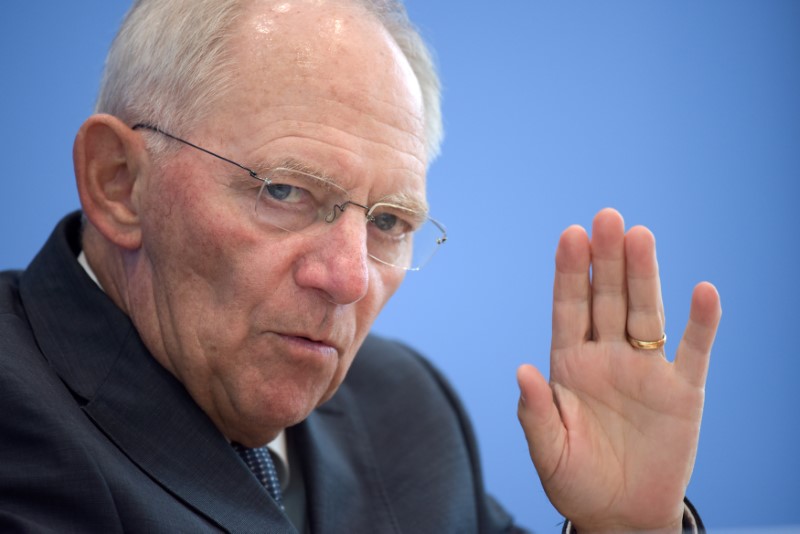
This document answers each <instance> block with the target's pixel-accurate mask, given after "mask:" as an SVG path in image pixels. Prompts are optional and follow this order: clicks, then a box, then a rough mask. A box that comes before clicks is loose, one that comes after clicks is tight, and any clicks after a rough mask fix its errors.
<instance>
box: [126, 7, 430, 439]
mask: <svg viewBox="0 0 800 534" xmlns="http://www.w3.org/2000/svg"><path fill="white" fill-rule="evenodd" d="M255 4H256V6H255V7H253V10H252V12H250V13H249V14H248V15H247V17H246V18H244V19H242V21H241V22H240V24H241V26H240V27H241V32H239V33H238V35H237V37H236V38H235V40H234V43H233V47H234V48H233V50H234V51H235V57H234V59H235V63H234V66H233V69H234V71H235V74H234V78H233V80H232V83H233V86H232V87H233V88H232V90H231V91H230V93H229V94H228V95H226V98H224V100H223V103H222V105H221V106H220V107H218V108H217V109H215V110H214V112H213V114H212V117H211V119H210V120H208V121H205V123H204V125H203V126H202V127H200V128H196V129H194V130H193V131H191V132H175V133H176V134H177V135H181V136H183V137H185V138H187V139H189V140H191V141H192V142H194V143H196V144H198V145H200V146H203V147H205V148H208V149H210V150H212V151H215V152H217V153H219V154H222V155H224V156H226V157H228V158H231V159H233V160H235V161H237V162H240V163H242V164H243V165H246V166H250V167H253V168H257V169H258V168H263V167H265V166H268V165H271V164H275V163H277V162H281V161H285V160H294V161H296V162H299V163H301V164H303V165H304V166H306V167H308V168H310V169H315V170H316V171H318V172H320V173H324V175H325V176H326V177H329V178H332V179H334V180H335V181H336V182H338V183H339V184H340V185H341V186H343V187H344V188H345V189H347V190H348V191H349V192H350V196H351V198H352V199H353V200H354V201H355V202H358V203H361V204H372V203H374V202H376V201H378V200H380V199H381V198H383V197H386V196H387V195H392V194H404V195H408V196H410V197H412V198H416V199H417V200H418V201H419V202H421V203H424V199H425V183H424V174H425V166H426V160H425V144H424V137H423V136H424V133H423V111H422V103H421V96H420V91H419V86H418V84H417V81H416V79H415V78H414V77H413V74H412V73H411V70H410V67H409V66H408V64H407V62H406V61H405V59H404V58H403V57H402V54H401V53H400V52H399V50H398V49H397V47H396V45H394V43H393V42H392V41H391V39H390V38H389V37H388V35H387V34H386V33H385V31H384V30H382V29H381V28H380V26H379V25H378V24H377V23H376V22H374V21H373V20H372V19H371V18H369V17H368V16H367V15H365V14H364V13H363V12H362V11H360V10H359V9H357V8H354V7H348V6H342V5H337V4H324V5H322V6H320V5H319V2H313V3H312V2H304V1H302V0H300V1H295V2H291V3H290V2H282V3H279V4H276V5H274V6H272V5H265V4H264V3H255ZM156 120H157V119H156ZM259 186H260V183H259V182H257V181H256V180H254V179H253V178H251V177H249V176H248V175H247V173H246V172H244V171H241V170H239V169H237V168H235V167H234V166H232V165H229V164H226V163H225V162H222V161H219V160H217V159H215V158H213V157H211V156H208V155H206V154H203V153H201V152H199V151H197V150H194V149H192V148H189V147H185V146H181V147H178V151H177V152H176V154H175V155H174V156H170V158H169V160H168V161H167V162H166V163H165V164H164V166H163V167H162V168H161V169H160V170H158V171H157V172H154V173H153V174H152V175H150V176H147V177H145V178H144V185H143V186H142V187H141V195H140V201H141V202H140V206H141V207H140V210H141V220H142V230H143V234H142V243H143V244H142V248H141V250H140V252H139V259H140V260H141V262H140V264H139V266H138V267H137V268H136V273H137V275H136V276H135V277H132V285H133V287H132V290H131V294H132V295H134V297H133V298H132V302H131V310H130V312H131V316H132V317H133V320H134V322H135V323H136V325H137V328H138V329H139V330H140V332H141V333H142V336H143V338H144V340H145V343H146V344H147V345H148V347H149V348H150V349H151V351H152V352H153V354H154V355H155V357H156V358H157V359H158V360H159V361H160V362H161V363H162V364H163V365H164V366H165V367H166V368H167V369H169V370H170V371H171V372H172V373H173V374H175V375H176V376H177V377H178V378H179V379H180V380H181V381H182V382H183V383H184V385H185V386H186V387H187V389H188V391H189V392H190V394H191V395H192V396H193V397H194V399H195V401H196V402H197V403H198V404H199V405H200V406H201V407H202V408H203V410H204V411H205V412H206V413H207V414H208V415H209V416H210V417H211V418H212V420H213V421H214V422H215V424H216V425H217V427H218V428H219V429H220V430H221V431H222V432H223V433H224V434H225V435H226V436H227V437H228V438H229V439H232V440H235V441H239V442H242V443H244V444H248V445H256V444H262V443H264V442H266V441H268V440H269V439H271V438H272V437H273V436H274V435H275V434H276V433H277V432H278V431H280V430H281V429H282V428H285V427H287V426H289V425H292V424H295V423H297V422H299V421H301V420H302V419H304V418H305V417H306V416H307V415H308V413H309V412H310V411H311V410H312V409H313V408H315V407H316V406H318V405H319V404H320V403H322V402H324V401H325V400H327V399H328V398H329V397H330V396H331V395H332V394H333V393H334V392H335V391H336V389H337V388H338V386H339V384H340V383H341V381H342V380H343V379H344V376H345V373H346V372H347V370H348V368H349V366H350V364H351V362H352V360H353V357H354V356H355V353H356V351H357V349H358V348H359V346H360V345H361V343H362V341H363V340H364V338H365V337H366V335H367V332H368V330H369V328H370V326H371V325H372V322H373V320H374V319H375V317H376V316H377V314H378V312H379V311H380V310H381V308H382V307H383V305H384V304H385V303H386V301H387V300H388V299H389V297H390V296H391V295H392V294H393V293H394V291H395V290H396V289H397V288H398V286H399V284H400V282H401V281H402V278H403V271H401V270H399V269H396V268H393V267H389V266H386V265H382V264H380V263H378V262H376V261H374V260H371V259H370V258H369V257H368V255H367V249H366V235H367V228H366V225H365V219H364V215H363V211H362V210H359V209H349V210H347V211H346V212H344V213H342V214H341V215H340V216H339V217H338V219H337V221H336V222H335V223H333V224H331V225H329V226H326V227H325V228H324V230H323V232H322V233H320V234H315V235H306V234H297V233H286V232H282V231H279V230H266V229H265V228H264V226H263V225H259V224H258V223H257V222H256V220H255V217H254V215H253V212H254V206H255V202H256V196H257V194H258V189H259Z"/></svg>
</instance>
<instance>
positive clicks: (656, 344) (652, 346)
mask: <svg viewBox="0 0 800 534" xmlns="http://www.w3.org/2000/svg"><path fill="white" fill-rule="evenodd" d="M625 335H626V336H627V337H628V343H630V344H631V347H633V348H634V349H641V350H656V349H660V348H661V347H663V346H664V344H665V343H666V342H667V334H666V333H665V334H664V335H662V336H661V339H659V340H656V341H642V340H641V339H636V338H635V337H631V335H630V334H628V333H627V332H626V333H625Z"/></svg>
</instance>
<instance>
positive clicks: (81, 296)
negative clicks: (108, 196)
mask: <svg viewBox="0 0 800 534" xmlns="http://www.w3.org/2000/svg"><path fill="white" fill-rule="evenodd" d="M79 225H80V220H79V216H77V215H73V216H70V217H68V218H67V219H65V220H64V221H62V222H61V223H60V224H59V226H58V227H57V228H56V230H55V231H54V233H53V235H52V236H51V238H50V239H49V240H48V243H47V244H46V245H45V247H44V248H43V249H42V252H40V254H39V255H38V256H37V257H36V258H35V259H34V261H33V262H32V263H31V266H30V267H29V268H28V270H27V271H26V273H25V275H24V277H23V279H22V282H21V287H20V292H21V295H22V299H23V303H24V306H25V309H26V312H27V313H28V316H29V319H30V321H31V325H32V327H33V330H34V332H35V334H36V337H37V341H38V342H39V343H40V346H41V348H42V352H43V354H44V355H45V357H46V358H47V360H48V362H49V363H50V365H51V366H52V367H53V369H54V370H55V372H56V373H57V374H58V375H59V376H60V377H61V379H62V380H63V381H64V382H65V384H66V385H67V387H69V388H70V390H71V391H72V392H73V394H74V395H75V396H76V397H78V398H79V399H82V400H81V401H80V402H81V404H82V406H83V410H84V411H85V413H86V414H87V415H88V416H89V417H90V418H91V420H92V421H93V422H94V423H95V424H96V425H97V426H98V427H99V428H100V429H101V430H102V431H103V432H104V434H105V435H106V436H108V438H109V439H110V440H111V441H112V442H113V443H114V444H115V445H116V446H117V447H118V448H119V449H120V450H122V451H123V452H124V453H125V455H126V456H127V457H128V458H129V459H130V460H131V461H132V462H134V463H135V464H136V465H138V467H139V468H141V469H142V470H143V471H144V472H146V473H147V474H148V475H149V476H150V477H151V478H152V479H153V480H154V481H155V482H156V483H158V484H159V485H161V486H162V487H164V488H165V489H167V490H168V491H169V492H170V493H172V494H174V495H175V496H176V497H177V498H179V499H181V500H183V501H184V502H185V503H186V504H187V505H188V506H189V507H191V508H193V509H195V510H196V511H197V512H199V513H201V514H203V515H205V516H207V517H208V518H209V519H211V520H212V521H213V522H215V523H217V524H218V525H220V527H222V528H224V529H226V530H230V531H238V532H242V531H250V532H256V531H260V532H263V531H265V530H266V531H269V532H295V529H294V528H293V527H292V525H291V523H290V522H289V520H288V519H287V518H286V516H285V515H284V514H283V513H282V512H281V511H280V509H279V508H278V507H277V506H276V505H275V503H274V502H273V501H272V500H271V499H270V497H269V495H268V494H267V491H266V490H265V489H264V488H263V487H262V486H261V485H260V484H259V483H258V481H257V480H256V479H255V478H254V477H253V476H252V474H251V473H250V471H249V470H248V469H247V467H246V466H245V465H244V463H243V462H241V461H240V460H239V458H238V456H237V455H236V453H235V452H234V451H233V449H232V448H231V447H230V446H229V445H228V442H227V441H226V440H225V438H224V437H223V436H222V435H221V434H220V433H219V431H217V429H216V428H215V427H214V426H213V424H212V423H211V421H210V419H208V417H207V416H206V415H205V413H203V411H202V410H201V409H200V408H199V407H198V406H197V404H195V402H194V401H193V400H192V398H191V397H190V396H189V394H188V393H187V392H186V390H185V388H184V387H183V385H182V384H180V382H178V381H177V380H176V379H175V378H174V377H173V376H172V375H171V374H170V373H169V372H167V371H166V370H165V369H164V368H163V367H162V366H161V365H160V364H159V363H158V362H156V361H155V359H153V357H152V356H151V355H150V353H149V351H148V350H147V349H146V347H145V346H144V344H143V343H142V342H141V339H140V338H139V336H138V334H137V333H136V331H135V329H134V328H133V325H132V324H131V322H130V320H129V319H128V318H127V316H125V315H124V314H123V313H122V312H121V310H119V309H118V308H117V307H116V306H115V305H114V304H113V302H111V300H110V299H109V298H108V297H107V296H106V295H105V294H104V293H103V292H102V291H101V290H100V289H99V288H97V287H96V285H95V284H94V282H92V281H91V279H89V277H88V276H87V275H86V273H85V272H83V269H82V268H81V267H80V265H79V264H78V263H77V261H76V260H75V257H76V256H77V253H78V250H79V248H78V247H79V243H78V237H77V236H78V232H79Z"/></svg>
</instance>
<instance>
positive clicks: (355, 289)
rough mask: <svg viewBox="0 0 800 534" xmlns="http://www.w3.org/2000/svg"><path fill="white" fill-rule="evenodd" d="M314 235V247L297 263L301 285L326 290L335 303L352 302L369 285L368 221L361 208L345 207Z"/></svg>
mask: <svg viewBox="0 0 800 534" xmlns="http://www.w3.org/2000/svg"><path fill="white" fill-rule="evenodd" d="M325 230H326V231H324V232H321V233H320V234H319V235H316V236H314V237H313V240H314V242H313V249H312V250H310V251H309V252H308V253H307V254H306V255H305V256H304V257H303V259H302V261H301V262H300V263H299V266H298V268H297V269H296V271H295V280H296V281H297V283H298V284H299V285H300V286H303V287H312V288H315V289H318V290H320V291H322V292H323V293H325V295H326V298H327V299H328V300H329V301H331V302H333V303H335V304H342V305H344V304H353V303H355V302H358V301H359V300H361V299H362V298H364V296H365V295H366V294H367V290H368V289H369V265H368V262H369V261H370V260H369V256H368V254H367V225H366V221H365V220H364V214H363V213H361V211H360V210H346V211H345V212H343V213H341V214H340V215H339V216H338V217H337V218H336V221H335V222H334V223H332V224H330V225H326V229H325Z"/></svg>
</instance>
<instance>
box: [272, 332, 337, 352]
mask: <svg viewBox="0 0 800 534" xmlns="http://www.w3.org/2000/svg"><path fill="white" fill-rule="evenodd" d="M278 336H279V337H280V338H281V339H283V340H284V341H285V342H286V343H287V344H288V345H289V346H290V347H292V348H294V349H296V350H300V351H302V352H311V353H315V354H319V355H322V356H325V357H337V356H338V354H339V349H338V348H337V347H336V346H335V345H334V344H333V343H332V342H330V341H327V340H320V339H314V338H311V337H308V336H304V335H302V334H278Z"/></svg>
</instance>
